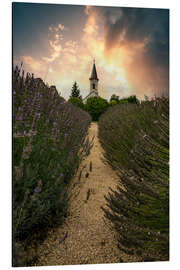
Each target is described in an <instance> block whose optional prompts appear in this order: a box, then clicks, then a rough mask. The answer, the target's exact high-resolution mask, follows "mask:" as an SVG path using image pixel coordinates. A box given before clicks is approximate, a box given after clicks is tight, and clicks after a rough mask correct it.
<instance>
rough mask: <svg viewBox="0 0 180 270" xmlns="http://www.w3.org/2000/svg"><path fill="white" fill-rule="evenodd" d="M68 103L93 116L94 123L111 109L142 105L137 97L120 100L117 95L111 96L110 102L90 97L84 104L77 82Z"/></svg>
mask: <svg viewBox="0 0 180 270" xmlns="http://www.w3.org/2000/svg"><path fill="white" fill-rule="evenodd" d="M68 102H69V103H72V104H73V105H75V106H77V107H79V108H81V109H83V110H85V111H87V112H88V113H89V114H90V115H91V117H92V120H93V121H98V119H99V117H100V116H101V115H102V114H103V113H104V112H105V111H106V110H107V109H108V108H109V107H112V106H115V105H117V104H124V103H133V104H139V103H140V102H139V100H138V99H137V97H136V96H135V95H133V96H129V97H127V98H122V99H119V96H116V95H115V94H113V95H112V96H111V98H110V101H109V102H108V101H107V100H106V99H104V98H101V97H90V98H88V99H87V100H86V101H85V102H83V99H82V96H81V95H80V89H79V86H78V84H77V82H74V84H73V86H72V89H71V95H70V97H69V99H68Z"/></svg>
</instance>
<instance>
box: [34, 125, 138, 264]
mask: <svg viewBox="0 0 180 270" xmlns="http://www.w3.org/2000/svg"><path fill="white" fill-rule="evenodd" d="M93 135H95V138H94V145H93V148H92V149H91V152H90V154H89V156H88V157H87V158H86V159H85V160H83V161H82V164H81V166H80V168H79V170H78V172H77V174H76V176H75V177H74V179H73V181H72V187H73V188H72V187H71V188H72V190H73V195H74V196H73V197H72V199H71V202H70V208H69V213H70V214H69V216H68V217H67V218H66V221H65V223H64V225H63V226H61V227H59V228H57V229H55V230H52V231H50V232H49V233H48V236H47V238H46V239H45V241H44V242H43V243H42V244H40V245H39V247H38V253H37V257H38V263H37V264H36V265H37V266H51V265H76V264H102V263H104V264H105V263H120V262H133V261H134V262H135V261H137V260H136V258H133V257H131V256H128V255H125V254H123V253H122V252H121V251H120V250H119V249H118V248H117V242H116V239H115V232H114V231H113V230H112V228H111V226H110V224H109V222H108V221H107V219H105V217H104V212H103V210H102V209H101V206H105V204H106V201H105V198H104V196H105V195H107V194H108V191H109V187H111V188H112V189H116V185H117V183H118V182H119V177H118V176H117V175H116V173H115V171H114V170H113V169H112V168H111V167H110V166H109V165H108V164H106V163H105V162H104V161H103V154H102V153H103V150H102V147H101V145H100V143H99V140H98V125H97V124H96V123H91V126H90V128H89V137H90V138H92V137H93ZM90 164H91V165H92V166H91V165H90ZM84 166H86V167H85V168H84V170H83V172H82V175H81V179H80V180H79V174H80V170H81V169H82V168H83V167H84ZM91 167H92V168H91Z"/></svg>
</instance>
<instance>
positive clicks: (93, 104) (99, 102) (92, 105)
mask: <svg viewBox="0 0 180 270" xmlns="http://www.w3.org/2000/svg"><path fill="white" fill-rule="evenodd" d="M108 106H109V104H108V102H107V100H106V99H104V98H101V97H90V98H88V99H87V102H86V104H85V110H86V111H87V112H88V113H89V114H90V115H91V117H92V120H93V121H98V119H99V117H100V115H101V114H102V113H104V112H105V111H106V110H107V108H108Z"/></svg>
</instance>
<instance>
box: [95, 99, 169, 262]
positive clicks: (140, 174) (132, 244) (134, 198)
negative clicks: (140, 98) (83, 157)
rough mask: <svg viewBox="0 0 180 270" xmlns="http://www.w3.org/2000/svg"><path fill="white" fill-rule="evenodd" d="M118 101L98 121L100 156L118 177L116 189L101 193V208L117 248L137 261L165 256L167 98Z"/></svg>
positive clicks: (161, 259)
mask: <svg viewBox="0 0 180 270" xmlns="http://www.w3.org/2000/svg"><path fill="white" fill-rule="evenodd" d="M121 106H122V105H118V106H116V107H114V108H113V109H112V110H111V111H108V112H107V113H106V114H105V115H104V116H102V117H101V119H100V123H99V126H100V128H99V130H100V131H99V136H100V140H101V142H102V146H103V147H104V149H105V151H106V152H105V158H106V160H107V161H108V163H109V164H110V165H111V166H113V168H115V169H116V171H117V173H118V175H119V179H120V180H119V185H118V186H117V190H112V189H110V192H109V193H108V195H107V196H105V198H106V201H107V205H106V207H104V206H103V207H102V209H103V211H104V213H105V216H106V217H107V218H108V219H109V220H111V222H112V227H113V229H115V231H116V233H117V244H118V247H119V249H120V250H122V251H124V252H125V253H127V254H131V255H132V254H133V255H136V256H139V260H141V261H155V260H159V261H164V260H168V259H169V100H168V99H166V98H156V99H154V100H152V101H146V102H143V103H142V104H141V105H138V106H136V105H133V107H132V106H131V107H129V105H128V106H127V107H121ZM125 111H126V112H125ZM112 115H113V116H114V121H113V122H112ZM124 122H125V123H124ZM118 123H119V125H118ZM110 125H111V129H110ZM108 128H109V129H108ZM111 132H112V133H113V134H111ZM115 132H116V134H115ZM126 135H127V137H126Z"/></svg>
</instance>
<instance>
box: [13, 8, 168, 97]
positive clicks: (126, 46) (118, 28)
mask: <svg viewBox="0 0 180 270" xmlns="http://www.w3.org/2000/svg"><path fill="white" fill-rule="evenodd" d="M13 14H14V16H13V39H14V41H13V60H14V64H20V62H21V61H23V66H24V69H25V71H27V72H32V73H34V75H35V77H41V78H42V79H43V80H45V81H46V82H47V83H48V84H49V85H56V87H57V90H58V91H59V92H60V93H61V94H62V96H64V97H65V98H66V99H67V98H68V97H69V95H70V92H71V87H72V85H73V83H74V81H77V83H78V85H79V87H80V90H81V94H82V96H83V97H84V96H86V95H87V94H88V93H89V76H90V73H91V69H92V64H93V59H94V58H95V60H96V68H97V73H98V77H99V95H100V96H101V97H104V98H107V99H109V98H110V96H111V95H112V94H116V95H118V96H120V97H127V96H129V95H132V94H135V95H137V96H138V97H139V98H143V97H144V95H148V96H154V95H161V94H164V95H168V91H169V47H168V45H169V28H168V27H169V21H168V20H169V13H168V10H165V9H164V10H163V9H142V8H120V7H119V8H117V7H96V6H72V5H49V4H25V3H15V4H14V5H13Z"/></svg>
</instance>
